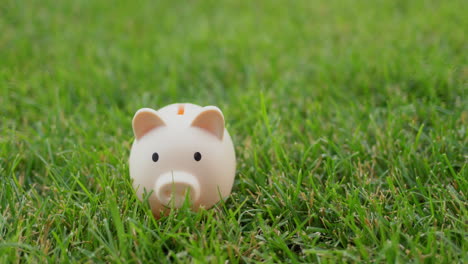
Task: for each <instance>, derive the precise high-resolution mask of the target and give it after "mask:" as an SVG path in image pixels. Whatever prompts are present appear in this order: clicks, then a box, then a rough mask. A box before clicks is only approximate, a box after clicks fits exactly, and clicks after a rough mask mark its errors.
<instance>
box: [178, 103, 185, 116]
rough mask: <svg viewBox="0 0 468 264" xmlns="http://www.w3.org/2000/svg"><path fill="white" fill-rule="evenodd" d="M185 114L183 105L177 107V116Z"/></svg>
mask: <svg viewBox="0 0 468 264" xmlns="http://www.w3.org/2000/svg"><path fill="white" fill-rule="evenodd" d="M184 112H185V108H184V105H179V109H177V114H178V115H183V114H184Z"/></svg>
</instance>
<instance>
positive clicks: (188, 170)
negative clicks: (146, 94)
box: [130, 104, 236, 218]
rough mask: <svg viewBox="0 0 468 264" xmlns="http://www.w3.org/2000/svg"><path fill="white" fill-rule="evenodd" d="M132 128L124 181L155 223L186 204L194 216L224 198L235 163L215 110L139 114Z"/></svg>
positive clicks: (184, 107) (180, 108) (185, 107)
mask: <svg viewBox="0 0 468 264" xmlns="http://www.w3.org/2000/svg"><path fill="white" fill-rule="evenodd" d="M132 125H133V132H134V135H135V141H134V142H133V145H132V149H131V153H130V177H131V178H132V179H133V187H134V188H135V191H136V194H137V196H138V197H139V198H140V199H143V197H145V195H148V201H149V203H150V205H151V210H152V212H153V214H154V216H155V217H157V218H158V217H160V215H161V213H163V214H167V213H168V211H169V210H170V209H173V208H179V207H181V206H182V205H183V204H184V202H185V201H186V199H189V203H190V205H191V209H192V210H194V211H196V210H197V209H199V208H200V207H205V208H209V207H211V206H213V205H214V204H215V203H217V202H218V201H220V199H223V198H225V197H227V196H229V194H230V192H231V188H232V185H233V182H234V176H235V171H236V157H235V153H234V146H233V144H232V140H231V137H230V136H229V133H228V131H227V130H226V129H225V127H224V117H223V114H222V112H221V110H219V109H218V108H217V107H215V106H206V107H201V106H198V105H194V104H172V105H168V106H166V107H163V108H161V109H159V110H157V111H155V110H153V109H150V108H143V109H140V110H138V111H137V112H136V114H135V116H134V118H133V123H132ZM145 193H146V194H145Z"/></svg>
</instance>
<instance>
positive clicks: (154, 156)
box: [151, 152, 159, 162]
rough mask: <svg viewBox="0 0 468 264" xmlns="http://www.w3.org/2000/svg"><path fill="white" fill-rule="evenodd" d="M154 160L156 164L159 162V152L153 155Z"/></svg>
mask: <svg viewBox="0 0 468 264" xmlns="http://www.w3.org/2000/svg"><path fill="white" fill-rule="evenodd" d="M151 158H152V159H153V161H154V162H156V161H158V160H159V155H158V153H157V152H155V153H153V156H152V157H151Z"/></svg>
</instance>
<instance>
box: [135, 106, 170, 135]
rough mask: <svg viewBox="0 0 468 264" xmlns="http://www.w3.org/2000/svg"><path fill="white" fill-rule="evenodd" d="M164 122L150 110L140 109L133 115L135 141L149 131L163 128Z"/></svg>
mask: <svg viewBox="0 0 468 264" xmlns="http://www.w3.org/2000/svg"><path fill="white" fill-rule="evenodd" d="M165 125H166V124H165V123H164V121H163V120H162V119H161V118H160V117H159V115H158V113H157V112H156V111H154V110H153V109H151V108H142V109H140V110H138V111H137V112H136V113H135V116H134V117H133V122H132V126H133V133H134V134H135V137H136V139H140V138H142V137H143V136H144V135H146V133H148V132H150V131H151V130H153V129H155V128H157V127H160V126H165Z"/></svg>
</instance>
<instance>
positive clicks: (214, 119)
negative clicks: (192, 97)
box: [192, 106, 224, 140]
mask: <svg viewBox="0 0 468 264" xmlns="http://www.w3.org/2000/svg"><path fill="white" fill-rule="evenodd" d="M192 126H193V127H198V128H201V129H203V130H205V131H207V132H209V133H211V134H213V135H215V136H216V137H218V138H219V139H220V140H222V139H223V135H224V116H223V113H222V112H221V110H219V108H218V107H216V106H206V107H203V110H202V111H201V112H200V113H199V114H198V115H197V116H196V117H195V119H194V120H193V121H192Z"/></svg>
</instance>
